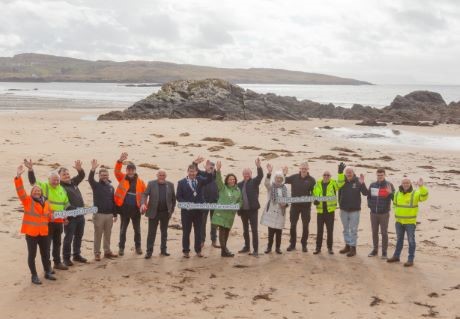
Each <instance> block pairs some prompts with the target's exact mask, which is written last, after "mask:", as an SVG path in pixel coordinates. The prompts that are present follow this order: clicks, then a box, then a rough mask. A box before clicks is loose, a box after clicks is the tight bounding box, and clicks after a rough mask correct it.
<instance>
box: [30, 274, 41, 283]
mask: <svg viewBox="0 0 460 319" xmlns="http://www.w3.org/2000/svg"><path fill="white" fill-rule="evenodd" d="M32 283H33V284H35V285H41V284H42V282H41V281H40V279H39V278H38V276H37V275H32Z"/></svg>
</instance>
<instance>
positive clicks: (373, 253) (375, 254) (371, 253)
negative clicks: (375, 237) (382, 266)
mask: <svg viewBox="0 0 460 319" xmlns="http://www.w3.org/2000/svg"><path fill="white" fill-rule="evenodd" d="M375 256H377V250H375V249H373V250H372V251H371V252H370V253H369V255H367V257H375Z"/></svg>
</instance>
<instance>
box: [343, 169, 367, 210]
mask: <svg viewBox="0 0 460 319" xmlns="http://www.w3.org/2000/svg"><path fill="white" fill-rule="evenodd" d="M368 193H369V192H368V190H367V187H366V184H361V183H360V182H359V180H358V178H357V177H356V176H354V177H353V178H352V180H351V181H348V179H346V178H345V184H344V185H343V186H342V188H340V190H339V205H340V209H341V210H344V211H346V212H355V211H360V210H361V194H362V195H364V196H367V194H368Z"/></svg>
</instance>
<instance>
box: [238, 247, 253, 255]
mask: <svg viewBox="0 0 460 319" xmlns="http://www.w3.org/2000/svg"><path fill="white" fill-rule="evenodd" d="M248 252H250V250H249V248H248V247H246V246H244V247H243V248H242V249H241V250H240V251H239V252H238V254H246V253H248Z"/></svg>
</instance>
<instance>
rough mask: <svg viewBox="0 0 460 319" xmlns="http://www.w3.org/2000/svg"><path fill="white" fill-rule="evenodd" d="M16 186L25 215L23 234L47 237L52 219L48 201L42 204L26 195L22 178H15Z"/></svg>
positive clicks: (23, 218) (22, 227)
mask: <svg viewBox="0 0 460 319" xmlns="http://www.w3.org/2000/svg"><path fill="white" fill-rule="evenodd" d="M14 186H15V187H16V192H17V194H18V197H19V199H20V200H21V203H22V205H23V206H24V215H23V217H22V226H21V233H23V234H26V235H29V236H33V237H36V236H47V235H48V222H49V221H50V219H51V209H50V206H49V203H48V201H46V200H45V202H44V204H43V205H42V204H40V203H38V202H36V201H34V200H33V198H32V197H31V196H29V195H27V194H26V191H25V190H24V183H23V182H22V178H21V177H15V179H14Z"/></svg>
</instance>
